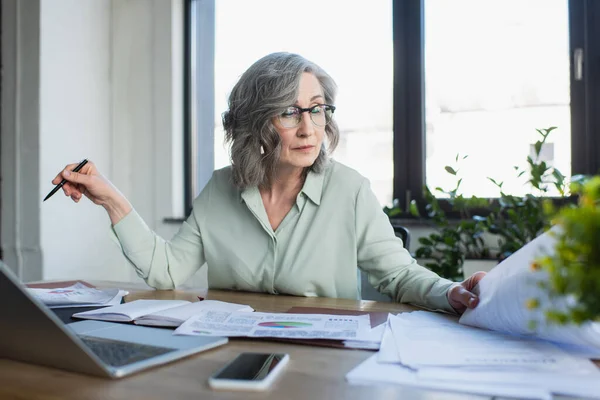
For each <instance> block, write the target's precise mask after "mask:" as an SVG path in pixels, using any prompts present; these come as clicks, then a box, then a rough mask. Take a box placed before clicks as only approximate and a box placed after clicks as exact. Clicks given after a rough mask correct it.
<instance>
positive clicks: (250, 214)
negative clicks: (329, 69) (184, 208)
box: [52, 53, 482, 313]
mask: <svg viewBox="0 0 600 400" xmlns="http://www.w3.org/2000/svg"><path fill="white" fill-rule="evenodd" d="M335 95H336V85H335V83H334V81H333V79H331V77H330V76H329V75H328V74H327V73H326V72H325V71H323V69H321V68H320V67H319V66H317V65H316V64H314V63H312V62H310V61H308V60H306V59H305V58H303V57H301V56H299V55H297V54H290V53H274V54H270V55H268V56H266V57H263V58H262V59H260V60H258V61H257V62H255V63H254V64H253V65H252V66H251V67H250V68H249V69H248V70H247V71H246V72H245V73H244V74H243V75H242V76H241V78H240V79H239V81H238V82H237V84H236V85H235V87H234V88H233V90H232V92H231V95H230V96H229V109H228V110H227V111H226V112H225V113H224V114H223V126H224V128H225V132H226V140H227V141H228V142H229V143H230V144H231V166H230V167H226V168H223V169H220V170H216V171H214V173H213V176H212V178H211V179H210V181H209V182H208V183H207V185H206V186H205V187H204V189H203V190H202V192H201V193H200V195H199V196H198V197H197V198H196V199H195V200H194V206H193V210H192V213H191V215H190V216H189V217H188V218H187V220H186V221H185V222H184V223H183V224H182V226H181V228H180V229H179V231H178V232H177V234H176V235H175V236H174V237H173V238H172V239H171V240H170V241H165V240H163V239H162V238H160V237H159V236H158V235H156V234H155V233H154V232H153V231H152V230H151V229H149V228H148V226H147V225H146V224H145V223H144V221H143V220H142V219H141V218H140V216H139V215H138V214H137V213H136V211H135V210H134V209H133V208H132V206H131V204H130V203H129V201H127V199H126V198H125V197H124V196H123V195H122V194H121V193H120V192H119V191H118V190H117V189H116V188H115V187H114V186H113V185H112V184H111V183H110V182H109V181H108V180H107V179H106V178H104V177H103V176H102V175H101V174H100V173H99V172H98V170H97V168H96V166H95V165H94V163H92V162H88V163H87V164H86V165H85V166H84V167H83V168H82V169H81V170H80V171H79V172H74V171H73V169H74V168H75V166H76V164H70V165H67V166H66V167H65V169H64V170H63V171H62V172H61V173H60V174H59V175H57V176H56V178H54V180H53V181H52V182H53V183H54V184H58V183H59V182H60V181H61V180H62V179H63V178H64V179H66V180H67V181H68V183H67V184H65V185H64V186H63V190H64V192H65V194H66V195H67V196H70V197H71V198H72V199H73V200H74V201H75V202H78V201H79V200H81V198H82V196H83V195H85V196H86V197H88V198H89V199H90V200H92V201H93V202H94V203H95V204H99V205H101V206H103V207H104V208H105V209H106V211H107V212H108V215H109V217H110V220H111V222H112V228H113V232H114V234H115V235H116V237H117V238H118V240H119V242H120V244H121V247H122V249H123V253H124V254H125V256H126V257H127V258H128V259H129V260H130V261H131V263H132V264H133V266H134V268H135V269H136V271H137V273H138V275H139V276H140V277H142V278H143V279H144V280H145V281H146V282H147V283H148V284H149V285H150V286H152V287H155V288H159V289H169V288H174V287H176V286H177V285H179V284H181V283H183V282H185V280H186V279H187V278H188V277H190V276H191V275H192V274H194V273H195V272H196V271H197V270H198V269H199V268H201V267H202V266H203V265H204V264H205V263H206V264H207V267H208V283H209V286H210V287H211V288H223V289H234V290H246V291H260V292H267V293H272V294H277V293H285V294H292V295H297V296H326V297H339V298H353V299H356V298H357V297H358V296H359V290H358V288H359V282H358V281H357V267H358V268H360V269H362V270H363V271H364V272H366V273H367V274H368V277H369V282H370V283H371V284H372V285H373V286H374V287H376V288H377V289H378V290H379V291H380V292H382V293H385V294H389V295H390V296H392V297H393V298H394V299H395V300H396V301H398V302H408V303H413V304H417V305H421V306H425V307H428V308H432V309H442V310H446V311H449V312H459V313H460V312H462V311H464V310H465V309H466V308H467V307H474V306H475V305H476V303H477V296H475V295H474V294H472V293H471V289H472V288H473V287H474V286H475V284H476V283H477V281H478V280H479V279H480V278H481V276H482V274H476V275H474V276H473V277H471V278H470V279H468V280H467V281H465V282H463V283H462V284H453V283H452V282H450V281H448V280H445V279H442V278H440V277H439V276H437V275H436V274H434V273H433V272H431V271H429V270H427V269H425V268H423V267H421V266H419V265H418V264H417V263H416V261H415V260H414V259H413V258H412V257H411V256H410V254H409V253H408V252H407V251H406V250H405V249H404V247H403V245H402V241H401V240H400V239H399V238H397V237H396V236H395V234H394V232H393V229H392V226H391V224H390V222H389V220H388V218H387V216H386V215H385V214H384V213H383V211H382V208H381V206H380V204H379V203H378V201H377V199H376V197H375V195H374V194H373V192H372V191H371V189H370V187H369V182H368V180H367V179H366V178H364V177H363V176H361V175H360V174H359V173H357V172H356V171H354V170H352V169H350V168H348V167H346V166H344V165H342V164H340V163H338V162H336V161H334V160H332V159H330V158H329V155H330V154H331V153H332V152H333V150H334V149H335V147H336V145H337V142H338V139H339V130H338V126H337V124H336V122H335V120H334V119H333V114H334V111H335V105H334V104H335Z"/></svg>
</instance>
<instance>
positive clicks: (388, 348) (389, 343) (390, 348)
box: [377, 318, 400, 364]
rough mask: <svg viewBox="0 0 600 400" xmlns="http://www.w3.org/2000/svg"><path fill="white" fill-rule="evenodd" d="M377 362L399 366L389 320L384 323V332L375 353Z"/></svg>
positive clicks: (398, 357) (398, 356) (396, 348)
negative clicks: (377, 350)
mask: <svg viewBox="0 0 600 400" xmlns="http://www.w3.org/2000/svg"><path fill="white" fill-rule="evenodd" d="M377 362H379V363H395V364H400V355H399V354H398V347H397V346H396V341H395V340H394V334H393V333H392V327H391V326H390V322H389V318H388V321H387V322H386V323H385V330H384V332H383V337H382V338H381V346H380V347H379V352H378V353H377Z"/></svg>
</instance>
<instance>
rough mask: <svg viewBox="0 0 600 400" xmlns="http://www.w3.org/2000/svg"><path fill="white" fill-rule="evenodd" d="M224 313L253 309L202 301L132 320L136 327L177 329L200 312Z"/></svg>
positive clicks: (242, 305)
mask: <svg viewBox="0 0 600 400" xmlns="http://www.w3.org/2000/svg"><path fill="white" fill-rule="evenodd" d="M205 310H210V311H225V312H233V311H239V312H253V311H254V309H253V308H252V307H250V306H248V305H244V304H236V303H226V302H224V301H218V300H203V301H197V302H194V303H190V304H184V305H182V306H178V307H174V308H168V309H166V310H162V311H158V312H154V313H152V314H146V315H142V316H140V317H138V318H136V319H135V320H134V323H135V324H137V325H148V326H165V327H177V326H179V325H181V324H182V323H184V322H185V321H186V320H188V319H189V318H191V317H193V316H194V315H199V314H201V313H202V311H205Z"/></svg>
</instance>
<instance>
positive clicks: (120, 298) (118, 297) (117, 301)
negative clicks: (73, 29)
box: [49, 290, 129, 308]
mask: <svg viewBox="0 0 600 400" xmlns="http://www.w3.org/2000/svg"><path fill="white" fill-rule="evenodd" d="M128 294H129V292H128V291H127V290H119V292H118V293H117V295H116V296H115V297H113V298H112V299H111V300H110V301H109V302H108V303H104V304H96V303H88V304H84V303H82V304H75V305H73V304H62V305H57V306H49V308H73V307H95V306H107V307H108V306H116V305H119V304H121V302H122V301H123V297H125V296H127V295H128Z"/></svg>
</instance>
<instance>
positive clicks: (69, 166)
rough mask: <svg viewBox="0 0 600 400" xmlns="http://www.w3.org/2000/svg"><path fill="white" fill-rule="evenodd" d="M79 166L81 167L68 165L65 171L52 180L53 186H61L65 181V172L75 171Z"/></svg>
mask: <svg viewBox="0 0 600 400" xmlns="http://www.w3.org/2000/svg"><path fill="white" fill-rule="evenodd" d="M88 164H89V163H88ZM77 165H79V164H67V165H66V166H65V167H64V168H63V170H62V171H60V172H59V173H58V175H56V176H55V177H54V179H52V184H54V185H58V184H59V183H60V182H61V181H62V180H63V179H64V176H63V173H64V172H65V171H72V170H74V169H75V167H76V166H77ZM86 166H87V164H86ZM84 168H85V166H84Z"/></svg>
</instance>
